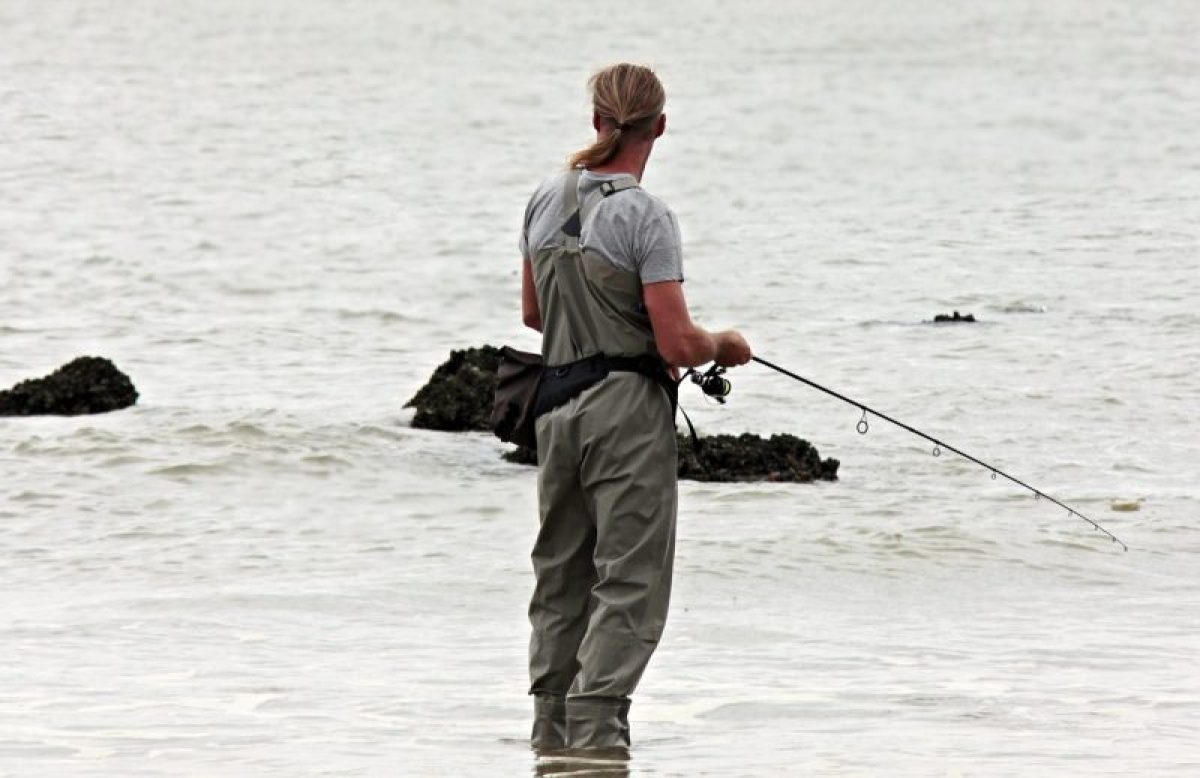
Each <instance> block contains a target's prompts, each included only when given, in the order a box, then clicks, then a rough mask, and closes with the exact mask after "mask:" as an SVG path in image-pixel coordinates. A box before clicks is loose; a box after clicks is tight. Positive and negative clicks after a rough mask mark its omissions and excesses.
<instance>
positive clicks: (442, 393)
mask: <svg viewBox="0 0 1200 778" xmlns="http://www.w3.org/2000/svg"><path fill="white" fill-rule="evenodd" d="M499 364H500V350H499V349H497V348H494V347H492V346H482V347H480V348H469V349H463V350H461V351H451V352H450V358H449V359H448V360H446V361H445V362H443V363H442V364H441V365H439V366H438V367H437V369H436V370H434V371H433V375H432V376H431V377H430V379H429V382H428V383H427V384H425V386H423V387H421V389H420V390H418V391H417V393H416V394H415V395H414V396H413V398H412V399H411V400H409V401H408V402H407V403H406V404H405V407H411V408H416V409H417V412H416V415H415V416H414V417H413V426H414V427H422V428H424V429H432V430H442V431H448V432H487V431H489V427H488V417H489V416H490V415H491V412H492V398H493V396H494V395H495V392H496V367H497V366H498V365H499ZM700 441H701V444H702V446H701V449H700V451H699V452H696V451H693V449H692V441H691V438H689V437H685V436H683V435H680V436H679V477H680V478H687V479H690V480H693V481H795V482H809V481H835V480H837V470H838V464H839V463H838V461H837V460H836V459H824V460H823V459H821V457H820V455H819V454H818V453H817V450H816V449H815V448H813V446H812V445H811V444H810V443H808V442H807V441H805V440H801V439H800V438H797V437H796V436H794V435H772V436H771V437H770V438H765V439H764V438H762V437H759V436H758V435H751V434H748V433H747V434H743V435H737V436H734V435H714V436H711V437H702V438H700ZM504 458H505V459H506V460H508V461H509V462H515V463H517V464H523V465H536V464H537V452H536V451H534V450H533V449H529V448H522V447H518V448H515V449H513V450H512V451H509V452H508V453H506V454H504Z"/></svg>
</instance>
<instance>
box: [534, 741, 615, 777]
mask: <svg viewBox="0 0 1200 778" xmlns="http://www.w3.org/2000/svg"><path fill="white" fill-rule="evenodd" d="M629 770H630V755H629V751H628V750H627V749H624V748H618V747H613V748H586V749H572V748H562V749H545V750H542V751H539V752H538V753H537V754H536V762H535V763H534V768H533V774H534V775H578V776H595V777H596V778H628V776H629V775H630V771H629Z"/></svg>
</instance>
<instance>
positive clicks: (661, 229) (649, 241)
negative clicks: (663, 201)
mask: <svg viewBox="0 0 1200 778" xmlns="http://www.w3.org/2000/svg"><path fill="white" fill-rule="evenodd" d="M640 237H641V239H642V240H641V243H642V245H641V247H640V248H641V250H640V251H639V252H638V253H639V254H640V255H641V256H640V260H641V261H640V262H639V263H638V276H639V277H640V278H641V280H642V283H643V284H653V283H656V282H659V281H682V280H683V241H682V239H681V238H680V235H679V223H678V222H677V221H676V220H675V214H673V213H671V211H669V210H668V211H665V212H663V213H660V214H658V216H656V217H655V218H654V219H652V220H651V221H649V222H648V223H647V224H646V227H645V228H644V230H643V231H642V232H641V234H640Z"/></svg>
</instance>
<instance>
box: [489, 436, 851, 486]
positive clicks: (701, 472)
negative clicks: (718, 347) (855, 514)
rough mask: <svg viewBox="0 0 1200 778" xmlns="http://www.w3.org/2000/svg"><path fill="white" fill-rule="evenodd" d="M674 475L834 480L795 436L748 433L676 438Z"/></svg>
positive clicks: (522, 452)
mask: <svg viewBox="0 0 1200 778" xmlns="http://www.w3.org/2000/svg"><path fill="white" fill-rule="evenodd" d="M677 437H678V445H679V477H680V478H683V479H687V480H690V481H790V482H797V483H809V482H811V481H836V480H837V471H838V466H839V465H840V464H841V463H840V462H838V461H837V460H836V459H821V456H820V454H818V453H817V449H816V448H815V447H813V445H812V444H811V443H809V442H808V441H807V440H802V439H801V438H798V437H796V436H795V435H788V434H782V435H772V436H771V437H769V438H763V437H760V436H758V435H754V434H751V433H743V434H741V435H711V436H707V437H701V438H700V439H699V440H700V445H699V447H698V448H697V447H693V445H692V439H691V438H689V437H686V436H684V435H679V436H677ZM504 458H505V459H506V460H507V461H509V462H514V463H516V464H519V465H536V464H537V452H536V451H534V450H533V449H531V448H525V447H524V446H520V447H517V448H515V449H513V450H512V451H509V452H508V453H506V454H504Z"/></svg>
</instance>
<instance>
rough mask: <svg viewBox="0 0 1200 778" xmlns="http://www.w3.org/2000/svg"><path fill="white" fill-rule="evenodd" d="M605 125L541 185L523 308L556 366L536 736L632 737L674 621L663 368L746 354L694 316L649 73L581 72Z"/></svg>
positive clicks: (535, 662)
mask: <svg viewBox="0 0 1200 778" xmlns="http://www.w3.org/2000/svg"><path fill="white" fill-rule="evenodd" d="M589 83H590V86H591V90H592V103H593V115H592V125H593V127H594V128H595V130H596V133H597V136H596V141H595V142H594V143H593V144H592V145H591V146H589V147H588V148H586V149H583V150H582V151H579V152H577V153H576V154H574V155H572V157H571V159H570V169H569V170H568V171H566V172H565V173H560V174H558V175H556V176H553V177H551V178H550V179H548V180H547V181H545V182H543V183H542V185H541V186H540V187H539V188H538V189H537V191H536V192H535V193H534V194H533V197H532V198H531V199H530V202H529V206H528V208H527V209H526V212H525V225H524V230H523V232H522V236H521V252H522V257H523V260H524V261H523V274H522V293H521V308H522V314H523V318H524V321H525V324H526V325H528V326H529V327H532V328H533V329H535V330H537V331H539V332H541V333H542V336H543V337H542V358H543V360H544V362H545V364H546V365H547V366H548V367H547V369H546V373H545V378H544V379H543V383H542V386H541V388H540V390H539V398H538V410H539V413H540V415H539V416H538V419H537V423H536V427H537V447H538V465H539V473H538V506H539V513H540V521H541V525H540V530H539V533H538V537H537V541H536V543H535V545H534V549H533V555H532V556H533V566H534V572H535V573H536V576H537V583H536V587H535V590H534V594H533V598H532V601H531V603H530V607H529V618H530V623H531V625H532V627H533V634H532V637H531V640H530V657H529V668H530V680H531V687H530V693H531V694H532V695H534V698H535V702H534V725H533V736H532V744H533V745H534V747H535V748H540V749H555V748H563V747H568V748H575V749H598V748H614V747H615V748H618V749H624V748H628V746H629V744H630V739H629V721H628V713H629V696H630V694H631V693H632V692H633V690H634V688H635V687H636V686H637V683H638V680H639V679H640V678H641V675H642V672H643V670H645V667H646V664H647V663H648V662H649V660H650V655H651V654H652V653H653V651H654V649H655V647H656V646H657V643H658V640H659V637H660V636H661V635H662V630H663V625H664V623H665V621H666V615H667V604H668V600H669V597H670V590H671V571H672V563H673V560H674V552H675V510H676V468H677V464H676V450H675V425H674V405H675V402H674V400H675V398H674V390H675V385H674V382H673V381H672V380H671V378H670V377H669V376H668V374H667V371H668V369H670V370H672V371H674V368H677V367H691V366H696V365H702V364H705V363H707V362H710V361H716V362H717V363H718V364H720V365H725V366H734V365H742V364H745V363H746V362H747V361H749V359H750V348H749V346H748V345H747V344H746V341H745V340H744V339H743V338H742V336H741V335H740V334H739V333H737V332H735V331H732V330H727V331H723V332H716V333H709V332H707V331H705V330H704V329H701V328H700V327H698V326H696V325H695V324H693V323H692V320H691V317H690V316H689V314H688V309H687V303H686V301H685V300H684V295H683V288H682V281H683V271H682V251H681V248H680V239H679V228H678V225H677V223H676V220H675V216H674V214H673V213H671V211H670V209H669V208H667V207H666V205H664V204H663V203H662V202H661V201H660V200H658V199H657V198H655V197H653V196H651V195H649V194H647V193H646V192H645V191H644V190H643V189H641V187H640V186H639V182H640V181H641V178H642V174H643V173H644V171H645V169H646V163H647V161H648V160H649V158H650V153H651V151H652V150H653V148H654V144H655V141H656V140H657V139H658V138H660V137H662V135H663V132H664V131H665V129H666V116H665V114H663V106H664V104H665V102H666V96H665V93H664V91H663V88H662V84H661V83H659V80H658V78H657V77H656V76H655V75H654V73H653V72H652V71H651V70H650V69H649V68H645V67H641V66H638V65H630V64H619V65H613V66H611V67H608V68H605V69H604V70H601V71H600V72H599V73H597V74H596V75H594V76H593V77H592V79H591V81H590V82H589Z"/></svg>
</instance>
